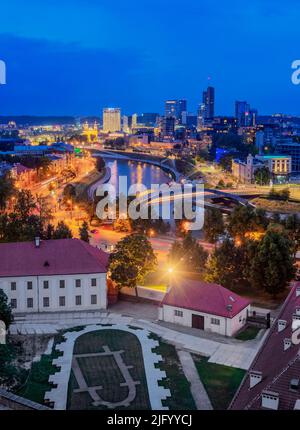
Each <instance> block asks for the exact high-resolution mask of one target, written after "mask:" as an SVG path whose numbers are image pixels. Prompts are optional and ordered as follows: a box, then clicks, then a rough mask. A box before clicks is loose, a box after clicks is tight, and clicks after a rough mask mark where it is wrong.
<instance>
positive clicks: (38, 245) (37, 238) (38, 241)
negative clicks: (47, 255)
mask: <svg viewBox="0 0 300 430" xmlns="http://www.w3.org/2000/svg"><path fill="white" fill-rule="evenodd" d="M34 242H35V247H36V248H39V247H40V242H41V239H40V238H39V237H38V236H37V237H35V238H34Z"/></svg>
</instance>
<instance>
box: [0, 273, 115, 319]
mask: <svg viewBox="0 0 300 430" xmlns="http://www.w3.org/2000/svg"><path fill="white" fill-rule="evenodd" d="M92 278H96V279H97V285H96V286H95V287H92V286H91V279H92ZM76 279H80V280H81V286H80V287H76V286H75V280H76ZM44 280H45V281H49V288H47V289H45V288H44V285H43V281H44ZM60 280H64V281H65V288H60V286H59V281H60ZM28 281H31V282H32V289H31V290H28V289H27V282H28ZM11 282H16V283H17V287H16V290H13V291H12V290H11ZM0 288H2V289H3V291H4V293H5V294H6V295H7V297H8V299H9V301H11V299H17V309H16V310H13V311H14V313H23V312H25V313H32V312H57V311H76V310H80V311H84V310H95V309H106V307H107V291H106V288H107V287H106V274H105V273H96V274H78V275H55V276H28V277H9V278H1V279H0ZM77 295H78V296H81V305H76V304H75V296H77ZM91 295H97V304H95V305H92V304H91ZM60 296H65V301H66V305H65V306H59V297H60ZM44 297H49V301H50V306H49V307H44V306H43V298H44ZM27 298H33V308H27Z"/></svg>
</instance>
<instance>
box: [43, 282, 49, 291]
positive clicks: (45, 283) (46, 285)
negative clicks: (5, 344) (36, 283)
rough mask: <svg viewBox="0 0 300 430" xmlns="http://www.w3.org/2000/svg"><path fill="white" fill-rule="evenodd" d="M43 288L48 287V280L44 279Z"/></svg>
mask: <svg viewBox="0 0 300 430" xmlns="http://www.w3.org/2000/svg"><path fill="white" fill-rule="evenodd" d="M44 288H45V290H46V289H48V288H49V281H44Z"/></svg>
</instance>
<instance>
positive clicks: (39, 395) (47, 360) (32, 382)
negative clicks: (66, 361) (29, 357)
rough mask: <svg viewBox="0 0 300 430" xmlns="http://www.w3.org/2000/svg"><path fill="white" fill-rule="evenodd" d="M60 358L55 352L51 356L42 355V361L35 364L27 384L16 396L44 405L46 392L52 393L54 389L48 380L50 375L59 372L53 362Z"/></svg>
mask: <svg viewBox="0 0 300 430" xmlns="http://www.w3.org/2000/svg"><path fill="white" fill-rule="evenodd" d="M58 356H59V353H58V352H56V351H55V352H52V354H51V355H42V357H41V359H40V361H38V362H36V363H33V364H32V366H31V369H30V372H29V376H28V378H27V381H26V384H25V385H24V386H23V388H22V389H21V390H20V391H18V392H17V393H16V394H18V395H19V396H22V397H25V398H26V399H29V400H32V401H34V402H37V403H41V404H43V403H44V396H45V393H46V391H50V390H51V388H53V386H52V384H50V383H49V382H48V379H49V376H50V375H53V374H54V373H55V372H57V368H56V367H55V366H53V364H52V360H53V359H54V358H57V357H58Z"/></svg>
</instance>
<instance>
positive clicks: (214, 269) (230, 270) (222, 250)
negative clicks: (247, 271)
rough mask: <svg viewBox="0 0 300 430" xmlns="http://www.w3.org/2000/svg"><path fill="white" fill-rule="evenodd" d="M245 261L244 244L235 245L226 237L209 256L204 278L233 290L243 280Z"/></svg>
mask: <svg viewBox="0 0 300 430" xmlns="http://www.w3.org/2000/svg"><path fill="white" fill-rule="evenodd" d="M245 261H246V246H239V247H237V246H235V245H234V242H233V241H232V240H230V239H226V240H225V241H224V242H223V243H222V245H221V246H219V247H218V248H216V249H215V250H214V252H213V253H212V254H211V256H210V257H209V259H208V261H207V265H206V274H205V280H206V281H207V282H215V283H217V284H220V285H223V287H225V288H228V289H230V290H233V289H234V288H235V287H237V286H239V285H240V284H241V283H243V282H244V281H245V278H244V273H243V268H244V267H245V266H246V264H245Z"/></svg>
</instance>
